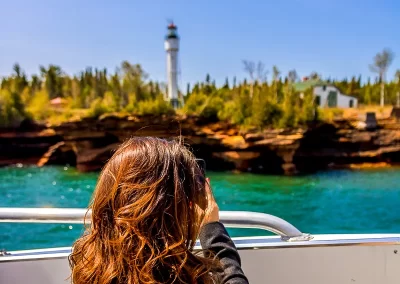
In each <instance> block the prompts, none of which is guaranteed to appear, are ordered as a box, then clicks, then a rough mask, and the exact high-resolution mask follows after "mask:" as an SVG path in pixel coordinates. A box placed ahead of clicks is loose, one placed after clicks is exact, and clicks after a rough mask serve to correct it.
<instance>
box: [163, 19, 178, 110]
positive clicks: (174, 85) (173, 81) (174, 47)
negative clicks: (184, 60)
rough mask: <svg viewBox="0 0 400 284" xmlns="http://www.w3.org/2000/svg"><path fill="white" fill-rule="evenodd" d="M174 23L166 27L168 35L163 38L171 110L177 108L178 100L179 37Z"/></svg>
mask: <svg viewBox="0 0 400 284" xmlns="http://www.w3.org/2000/svg"><path fill="white" fill-rule="evenodd" d="M176 29H177V27H176V26H175V25H174V23H172V22H171V23H170V24H169V25H168V34H167V35H166V37H165V44H164V46H165V51H166V52H167V76H168V96H167V98H168V100H169V101H170V103H171V105H172V106H173V108H175V109H177V108H178V107H179V100H178V50H179V36H178V34H177V32H176Z"/></svg>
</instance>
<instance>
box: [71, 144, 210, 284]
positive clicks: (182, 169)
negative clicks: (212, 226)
mask: <svg viewBox="0 0 400 284" xmlns="http://www.w3.org/2000/svg"><path fill="white" fill-rule="evenodd" d="M192 204H198V205H199V206H200V207H203V208H204V206H206V192H205V187H204V177H203V176H202V172H201V169H200V168H199V166H198V164H197V162H196V160H195V158H194V156H193V154H192V153H191V152H190V151H189V150H188V149H187V148H186V147H185V146H183V145H182V144H181V143H179V142H176V141H167V140H164V139H159V138H151V137H136V138H131V139H129V140H128V141H127V142H125V143H124V144H123V145H122V146H121V147H120V148H119V149H118V150H117V151H116V152H115V154H114V155H113V156H112V158H111V159H110V160H109V161H108V163H107V164H106V165H105V167H104V169H103V171H102V172H101V174H100V177H99V180H98V183H97V186H96V189H95V191H94V194H93V200H92V202H91V205H90V207H89V208H90V209H92V217H91V218H92V223H91V225H90V227H89V228H87V230H86V232H85V234H84V235H83V236H82V237H81V238H80V239H78V240H77V241H76V242H75V244H74V247H73V252H72V254H71V255H70V265H71V268H72V275H71V276H72V282H73V283H75V284H83V283H85V284H86V283H101V284H107V283H110V284H111V283H118V284H122V283H124V284H125V283H126V284H133V283H135V284H136V283H173V282H175V283H212V279H211V276H210V273H209V272H210V271H211V270H212V269H213V267H216V266H218V265H217V264H216V263H215V262H214V261H212V260H210V259H207V258H204V257H201V256H198V255H196V254H195V253H193V251H192V250H193V247H194V245H195V241H196V238H197V237H198V234H199V230H200V224H201V222H202V219H203V218H204V216H203V215H204V213H201V212H200V211H202V210H196V209H195V206H192Z"/></svg>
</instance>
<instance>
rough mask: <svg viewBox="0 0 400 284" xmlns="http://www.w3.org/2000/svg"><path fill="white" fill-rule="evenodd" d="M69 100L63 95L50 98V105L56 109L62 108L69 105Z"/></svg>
mask: <svg viewBox="0 0 400 284" xmlns="http://www.w3.org/2000/svg"><path fill="white" fill-rule="evenodd" d="M67 103H68V102H67V100H66V99H64V98H61V97H57V98H54V99H52V100H50V106H51V107H52V108H55V109H62V108H64V107H65V106H66V105H67Z"/></svg>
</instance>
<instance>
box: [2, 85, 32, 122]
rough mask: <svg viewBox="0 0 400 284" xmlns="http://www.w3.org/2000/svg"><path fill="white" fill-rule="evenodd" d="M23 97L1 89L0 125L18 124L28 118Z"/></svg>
mask: <svg viewBox="0 0 400 284" xmlns="http://www.w3.org/2000/svg"><path fill="white" fill-rule="evenodd" d="M26 117H27V115H26V113H25V109H24V106H23V104H22V102H21V97H20V96H19V95H18V94H17V93H15V92H10V91H8V90H0V126H1V127H7V126H18V125H19V123H20V122H21V121H22V120H23V119H24V118H26Z"/></svg>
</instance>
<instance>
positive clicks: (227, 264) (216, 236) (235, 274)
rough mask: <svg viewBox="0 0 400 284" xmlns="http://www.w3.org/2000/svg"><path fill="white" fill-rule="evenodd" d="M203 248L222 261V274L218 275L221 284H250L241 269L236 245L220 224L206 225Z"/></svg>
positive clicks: (202, 232)
mask: <svg viewBox="0 0 400 284" xmlns="http://www.w3.org/2000/svg"><path fill="white" fill-rule="evenodd" d="M200 243H201V247H202V248H203V250H205V251H207V250H208V251H211V252H212V253H213V254H214V255H215V256H216V257H217V258H218V259H219V261H220V263H221V265H222V269H223V271H222V272H217V273H218V279H219V280H220V283H221V284H248V283H249V281H248V280H247V278H246V276H245V275H244V273H243V270H242V268H241V262H240V256H239V253H238V251H237V250H236V247H235V244H234V243H233V241H232V240H231V238H230V237H229V234H228V232H227V231H226V229H225V227H224V225H223V224H222V223H220V222H212V223H208V224H206V225H205V226H204V227H203V228H202V230H201V232H200Z"/></svg>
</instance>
